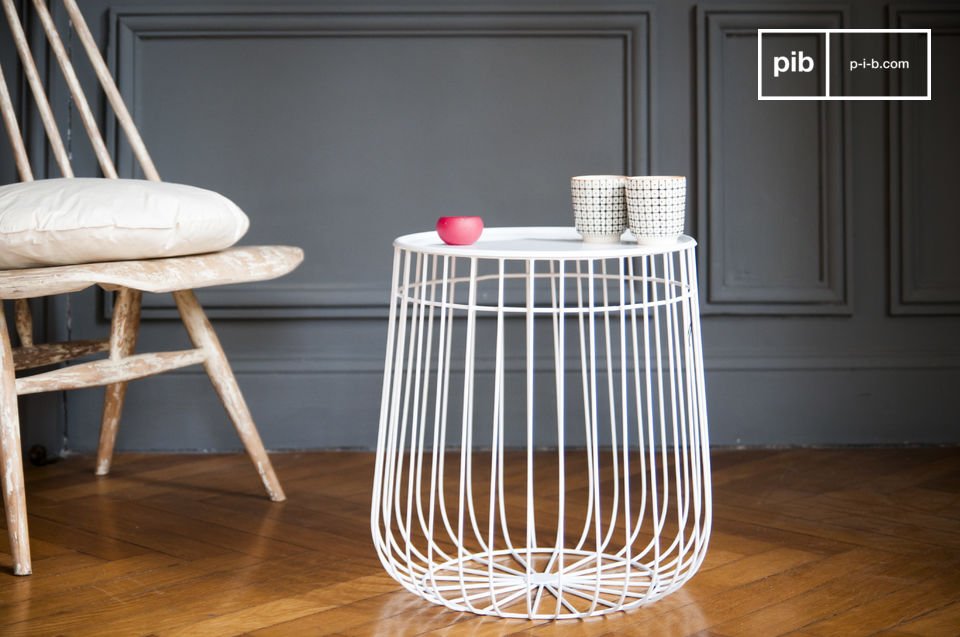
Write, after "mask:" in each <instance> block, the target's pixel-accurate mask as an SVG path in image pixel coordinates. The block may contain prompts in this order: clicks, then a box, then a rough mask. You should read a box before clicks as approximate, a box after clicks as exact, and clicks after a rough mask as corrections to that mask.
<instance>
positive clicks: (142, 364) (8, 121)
mask: <svg viewBox="0 0 960 637" xmlns="http://www.w3.org/2000/svg"><path fill="white" fill-rule="evenodd" d="M0 2H2V5H3V10H4V13H5V14H6V18H7V22H8V23H9V26H10V30H11V33H12V35H13V40H14V43H15V45H16V48H17V51H18V53H19V56H20V61H21V64H22V67H23V71H24V74H25V76H26V80H27V84H28V86H29V87H30V91H31V93H32V95H33V98H34V100H35V101H36V104H37V107H38V109H39V112H40V117H41V121H42V122H43V125H44V129H45V131H46V134H47V139H48V141H49V143H50V147H51V149H52V151H53V157H54V159H55V161H56V163H57V165H58V167H59V169H60V171H61V173H62V175H63V177H73V176H74V175H73V169H72V168H71V164H70V159H69V158H68V155H67V152H66V149H65V148H64V144H63V141H62V139H61V138H60V134H59V132H58V131H57V128H56V124H55V122H54V118H53V111H52V109H51V107H50V103H49V100H48V99H47V97H46V95H45V91H44V87H43V85H42V83H41V80H40V74H39V72H38V70H37V65H36V63H35V61H34V59H33V57H32V55H31V52H30V48H29V46H28V45H27V39H26V36H25V34H24V31H23V28H22V26H21V21H20V17H19V15H18V13H17V9H16V7H15V5H14V1H13V0H0ZM63 4H64V7H65V9H66V11H67V13H68V15H69V17H70V20H71V22H72V24H73V27H74V29H75V31H76V35H77V36H78V38H79V40H80V43H81V44H82V46H83V49H84V50H85V51H86V54H87V57H88V58H89V60H90V63H91V64H92V65H93V69H94V71H95V72H96V75H97V77H98V78H99V81H100V83H101V85H102V88H103V90H104V92H105V94H106V97H107V100H108V102H109V103H110V105H111V106H112V108H113V111H114V114H115V116H116V117H117V120H118V122H119V125H120V127H121V128H122V129H123V131H124V133H125V134H126V137H127V139H128V141H129V143H130V146H131V148H132V150H133V153H134V155H135V157H136V159H137V161H138V162H139V164H140V166H141V168H142V170H143V174H144V175H145V176H146V178H147V179H149V180H154V181H159V180H160V176H159V174H158V173H157V170H156V168H155V167H154V165H153V162H152V161H151V159H150V155H149V154H148V153H147V150H146V147H145V146H144V144H143V141H142V139H141V137H140V134H139V133H138V131H137V128H136V126H135V125H134V123H133V120H132V118H131V117H130V114H129V112H128V111H127V108H126V107H125V105H124V103H123V100H122V98H121V97H120V92H119V91H118V90H117V86H116V84H115V83H114V81H113V78H112V76H111V74H110V71H109V69H108V68H107V65H106V64H105V63H104V60H103V57H102V56H101V55H100V51H99V50H98V48H97V45H96V43H95V41H94V39H93V37H92V35H91V33H90V30H89V28H88V27H87V25H86V23H85V22H84V19H83V15H82V14H81V12H80V9H79V8H78V6H77V4H76V2H75V0H63ZM33 7H34V9H35V11H36V15H37V17H38V18H39V19H40V22H41V24H42V26H43V30H44V32H45V33H46V37H47V39H48V43H49V45H50V49H51V51H52V52H53V55H54V57H55V58H56V60H57V62H58V64H59V66H60V68H61V70H62V72H63V75H64V77H65V79H66V83H67V85H68V87H69V89H70V92H71V94H72V96H73V100H74V104H75V106H76V108H77V111H78V113H79V116H80V119H81V120H82V122H83V125H84V128H85V129H86V132H87V134H88V136H89V137H90V140H91V142H92V144H93V148H94V151H95V153H96V157H97V160H98V162H99V164H100V168H101V170H102V172H103V174H104V176H105V177H107V178H117V171H116V168H115V167H114V163H113V160H112V159H111V156H110V153H109V152H108V151H107V147H106V144H105V143H104V138H103V137H102V135H101V134H100V131H99V129H98V127H97V124H96V121H95V118H94V116H93V113H92V111H91V109H90V106H89V103H88V101H87V99H86V97H85V96H84V94H83V91H82V89H81V87H80V83H79V81H78V80H77V76H76V73H75V71H74V69H73V66H72V63H71V60H70V58H69V56H68V54H67V51H66V49H65V47H64V45H63V41H62V40H61V38H60V36H59V34H58V33H57V29H56V27H55V25H54V22H53V19H52V17H51V15H50V11H49V9H48V7H47V5H46V2H45V0H33ZM0 112H2V116H3V121H4V124H5V126H6V130H7V133H8V136H9V138H10V142H11V145H12V147H13V153H14V158H15V160H16V166H17V170H18V172H19V175H20V179H21V181H31V180H33V174H32V171H31V167H30V162H29V158H28V156H27V152H26V146H25V143H24V140H23V138H22V136H21V133H20V128H19V125H18V123H17V118H16V112H15V109H14V107H13V104H12V101H11V98H10V93H9V91H8V89H7V85H6V82H5V80H4V78H3V70H2V68H0ZM302 259H303V253H302V251H301V250H300V249H299V248H293V247H287V246H260V247H239V248H231V249H228V250H224V251H222V252H216V253H211V254H202V255H195V256H185V257H175V258H163V259H150V260H143V261H122V262H110V263H88V264H83V265H67V266H57V267H47V268H34V269H25V270H6V271H0V364H2V366H0V372H2V373H0V451H2V455H0V460H2V487H3V502H4V508H5V512H6V523H7V532H8V535H9V538H10V551H11V554H12V556H13V570H14V573H15V574H17V575H28V574H29V573H30V572H31V566H30V545H29V537H28V533H27V511H26V503H25V495H24V483H23V465H22V459H21V451H20V423H19V416H18V408H17V396H18V395H23V394H31V393H36V392H46V391H60V390H66V389H78V388H83V387H95V386H102V385H105V386H106V396H105V402H104V407H103V419H102V425H101V430H100V444H99V449H98V451H97V464H96V473H97V475H106V474H107V473H109V471H110V461H111V457H112V454H113V447H114V441H115V440H116V435H117V426H118V424H119V422H120V412H121V409H122V407H123V400H124V394H125V392H126V387H127V382H128V381H131V380H134V379H138V378H143V377H146V376H151V375H153V374H159V373H162V372H166V371H170V370H173V369H178V368H181V367H185V366H188V365H197V364H203V365H204V367H205V368H206V372H207V374H208V375H209V377H210V380H211V381H212V383H213V386H214V388H215V389H216V391H217V393H218V394H219V396H220V399H221V400H222V401H223V404H224V407H225V408H226V410H227V412H228V414H229V416H230V418H231V419H232V420H233V424H234V425H235V426H236V429H237V432H238V433H239V435H240V438H241V440H242V441H243V444H244V446H245V447H246V450H247V453H248V454H249V455H250V457H251V459H252V460H253V463H254V465H255V466H256V469H257V471H258V472H259V474H260V477H261V479H262V480H263V484H264V486H265V487H266V490H267V494H268V495H269V496H270V499H271V500H275V501H281V500H283V499H284V498H285V496H284V493H283V489H282V488H281V487H280V483H279V482H278V480H277V476H276V474H275V473H274V470H273V467H272V465H271V463H270V459H269V458H268V457H267V454H266V451H265V450H264V447H263V443H262V442H261V440H260V436H259V434H258V433H257V429H256V426H255V425H254V422H253V419H252V418H251V416H250V411H249V409H248V408H247V405H246V403H245V402H244V399H243V395H242V394H241V393H240V389H239V387H238V386H237V381H236V379H235V378H234V375H233V372H232V371H231V369H230V365H229V363H228V362H227V359H226V357H225V356H224V353H223V349H222V348H221V347H220V342H219V340H218V339H217V335H216V333H215V332H214V330H213V327H212V326H211V325H210V322H209V321H208V320H207V317H206V316H205V315H204V312H203V309H202V308H201V307H200V304H199V303H198V302H197V299H196V297H195V296H194V293H193V291H192V290H194V289H196V288H200V287H206V286H211V285H220V284H227V283H243V282H249V281H260V280H266V279H272V278H275V277H278V276H281V275H284V274H286V273H288V272H290V271H291V270H293V269H294V268H296V267H297V266H298V265H299V264H300V262H301V261H302ZM93 285H99V286H100V287H102V288H104V289H105V290H108V291H112V292H116V296H115V303H114V312H113V318H112V324H111V328H110V337H109V338H107V339H103V340H93V341H74V342H66V343H50V344H35V343H34V342H33V334H32V327H31V315H30V306H29V304H28V299H30V298H34V297H42V296H49V295H54V294H63V293H66V292H75V291H78V290H82V289H85V288H88V287H90V286H93ZM143 292H153V293H161V292H171V293H173V297H174V299H175V301H176V305H177V309H178V310H179V313H180V317H181V319H182V321H183V324H184V327H185V328H186V330H187V333H188V334H189V336H190V339H191V341H192V342H193V345H194V348H193V349H189V350H183V351H172V352H154V353H144V354H134V347H135V344H136V340H137V331H138V327H139V318H140V300H141V294H142V293H143ZM3 300H13V301H14V307H15V310H16V311H15V319H14V323H15V326H16V332H17V334H18V335H19V347H13V346H12V344H11V339H10V335H9V331H8V328H7V320H6V317H5V316H4V313H3V303H2V301H3ZM98 352H108V353H109V356H108V357H107V358H105V359H101V360H95V361H93V362H86V363H79V364H75V365H71V366H67V367H61V368H59V369H54V370H53V371H47V372H44V373H39V374H35V375H32V376H28V377H25V378H16V375H15V372H16V371H19V370H23V369H30V368H36V367H41V366H48V365H53V364H56V363H62V362H65V361H70V360H73V359H76V358H79V357H82V356H87V355H90V354H95V353H98Z"/></svg>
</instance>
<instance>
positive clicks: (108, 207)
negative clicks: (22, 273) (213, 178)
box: [0, 179, 250, 268]
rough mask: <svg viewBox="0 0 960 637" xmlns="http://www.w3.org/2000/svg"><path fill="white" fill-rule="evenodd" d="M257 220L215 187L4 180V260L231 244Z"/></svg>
mask: <svg viewBox="0 0 960 637" xmlns="http://www.w3.org/2000/svg"><path fill="white" fill-rule="evenodd" d="M249 225H250V222H249V220H248V219H247V216H246V215H245V214H243V211H242V210H240V208H238V207H237V205H236V204H234V203H233V202H232V201H230V200H229V199H227V198H226V197H224V196H223V195H220V194H217V193H215V192H212V191H210V190H204V189H202V188H195V187H193V186H184V185H181V184H169V183H164V182H154V181H143V180H139V179H44V180H41V181H33V182H25V183H17V184H10V185H8V186H0V268H28V267H38V266H47V265H68V264H75V263H89V262H93V261H126V260H131V259H154V258H157V257H172V256H179V255H184V254H199V253H202V252H216V251H218V250H224V249H226V248H229V247H230V246H232V245H233V244H234V243H236V242H237V241H238V240H239V239H240V237H242V236H243V235H244V233H246V231H247V228H248V227H249Z"/></svg>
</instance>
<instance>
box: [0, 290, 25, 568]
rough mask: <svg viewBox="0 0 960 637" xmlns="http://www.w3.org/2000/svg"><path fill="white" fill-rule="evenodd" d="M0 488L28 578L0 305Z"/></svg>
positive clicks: (13, 389) (16, 563)
mask: <svg viewBox="0 0 960 637" xmlns="http://www.w3.org/2000/svg"><path fill="white" fill-rule="evenodd" d="M0 462H2V464H3V467H2V469H3V471H2V475H0V485H2V487H3V508H4V511H5V513H6V518H7V535H8V536H9V537H10V554H11V555H12V556H13V572H14V574H15V575H29V574H30V571H31V568H30V535H29V533H28V531H27V496H26V491H25V490H24V486H23V459H22V457H21V453H20V413H19V410H18V409H17V381H16V370H15V368H14V365H13V347H12V346H11V345H10V333H9V332H8V331H7V320H6V318H5V317H4V313H3V303H2V302H0Z"/></svg>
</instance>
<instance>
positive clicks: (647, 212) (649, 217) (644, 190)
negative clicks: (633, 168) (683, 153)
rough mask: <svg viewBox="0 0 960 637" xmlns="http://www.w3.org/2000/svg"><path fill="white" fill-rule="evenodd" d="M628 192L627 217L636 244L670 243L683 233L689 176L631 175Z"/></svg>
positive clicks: (628, 180)
mask: <svg viewBox="0 0 960 637" xmlns="http://www.w3.org/2000/svg"><path fill="white" fill-rule="evenodd" d="M626 194H627V219H628V222H629V224H630V231H631V232H632V233H633V235H634V236H635V237H636V238H637V243H641V244H660V243H671V242H673V241H676V239H677V237H679V236H680V235H681V234H682V233H683V220H684V216H685V213H686V203H687V178H686V177H658V176H653V177H630V178H628V179H627V189H626Z"/></svg>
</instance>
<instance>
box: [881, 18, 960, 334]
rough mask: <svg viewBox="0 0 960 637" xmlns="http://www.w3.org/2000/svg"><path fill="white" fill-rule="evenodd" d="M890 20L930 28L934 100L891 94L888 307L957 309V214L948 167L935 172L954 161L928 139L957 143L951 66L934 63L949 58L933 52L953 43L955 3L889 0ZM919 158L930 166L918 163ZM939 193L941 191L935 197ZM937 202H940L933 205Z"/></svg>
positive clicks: (957, 45) (957, 32)
mask: <svg viewBox="0 0 960 637" xmlns="http://www.w3.org/2000/svg"><path fill="white" fill-rule="evenodd" d="M889 23H890V27H891V28H932V29H933V38H934V51H935V52H934V54H933V73H934V77H933V81H932V85H933V95H934V101H933V102H890V110H889V139H888V148H889V150H890V240H889V244H888V245H889V260H888V263H889V268H890V277H889V280H890V287H889V308H890V313H891V314H893V315H911V314H941V315H943V314H946V315H953V316H956V315H960V258H958V257H957V252H958V251H957V245H956V242H957V237H958V235H960V222H958V221H957V214H956V204H955V202H954V198H953V195H952V191H953V189H954V188H955V186H956V184H955V181H954V179H955V175H954V171H953V170H950V174H944V173H943V172H942V170H943V169H944V168H946V167H948V166H950V164H951V163H953V164H954V165H955V160H954V159H953V158H949V159H947V158H944V157H942V156H933V157H935V159H931V156H932V153H934V152H936V149H935V148H933V147H932V142H936V145H937V146H936V147H937V149H944V148H956V146H957V144H960V126H958V125H957V124H956V109H957V108H958V107H960V100H958V99H957V97H956V90H955V89H953V90H951V88H950V87H949V86H948V84H950V83H955V79H954V78H953V76H952V74H953V73H954V72H955V70H954V69H952V68H951V69H949V70H946V71H941V70H940V67H941V66H942V65H947V66H950V61H949V60H946V61H943V60H942V59H941V60H940V61H941V64H940V65H938V58H941V57H945V56H938V55H937V48H938V45H939V46H947V44H946V42H948V41H949V42H950V43H951V45H952V47H953V49H952V50H954V51H960V7H957V6H954V7H952V8H951V7H948V6H947V7H945V6H939V7H937V6H934V5H930V6H927V7H924V6H923V5H919V6H918V5H909V8H908V6H907V5H894V6H891V7H890V12H889ZM890 51H891V55H892V57H893V58H894V59H896V58H898V57H899V53H898V43H897V42H896V40H895V39H891V41H890ZM895 81H899V79H897V80H895ZM945 100H948V103H944V101H945ZM944 137H947V139H946V140H945V139H944ZM941 152H942V151H941ZM941 161H945V162H947V163H946V164H941ZM924 166H927V167H928V168H933V169H935V170H929V169H927V170H925V169H924ZM944 188H947V189H949V193H947V192H946V191H944V190H943V189H944ZM930 193H934V194H930ZM938 194H940V195H946V197H947V198H946V199H943V198H938V197H937V195H938ZM938 206H939V207H946V209H940V210H937V209H936V208H937V207H938Z"/></svg>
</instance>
